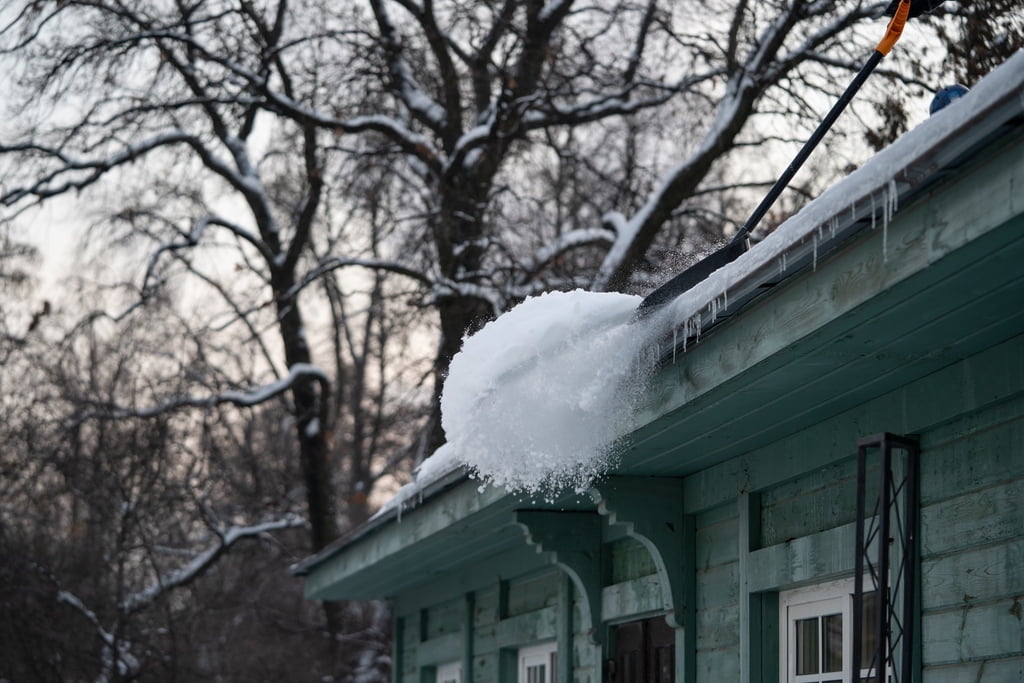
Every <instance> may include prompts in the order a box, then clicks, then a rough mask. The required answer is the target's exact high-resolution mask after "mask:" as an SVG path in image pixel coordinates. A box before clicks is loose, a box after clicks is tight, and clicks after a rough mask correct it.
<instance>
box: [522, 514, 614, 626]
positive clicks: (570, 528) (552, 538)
mask: <svg viewBox="0 0 1024 683" xmlns="http://www.w3.org/2000/svg"><path fill="white" fill-rule="evenodd" d="M515 515H516V523H517V524H519V526H521V527H522V528H523V531H524V533H525V534H526V542H527V543H529V544H530V545H533V546H535V547H536V548H537V550H538V552H546V553H550V555H551V558H552V562H553V564H555V565H557V566H558V567H560V568H561V569H562V570H563V571H565V573H566V574H568V575H569V577H570V578H571V579H572V580H573V582H574V583H575V584H576V587H577V588H578V589H579V592H580V597H581V598H582V602H581V605H582V607H583V610H582V611H583V621H584V624H583V626H585V628H586V632H587V633H588V635H589V636H590V639H591V640H592V641H593V642H594V643H595V644H599V643H600V642H601V632H602V629H601V628H600V626H601V553H602V550H601V549H602V544H601V518H600V517H599V516H598V515H596V514H594V513H592V512H554V511H550V510H517V511H516V513H515Z"/></svg>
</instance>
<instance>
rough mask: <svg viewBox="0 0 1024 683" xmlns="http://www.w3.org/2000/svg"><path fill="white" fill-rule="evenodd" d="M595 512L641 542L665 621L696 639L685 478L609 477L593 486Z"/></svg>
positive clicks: (690, 523) (692, 531) (691, 534)
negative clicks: (648, 556)
mask: <svg viewBox="0 0 1024 683" xmlns="http://www.w3.org/2000/svg"><path fill="white" fill-rule="evenodd" d="M594 494H595V496H596V497H597V498H598V500H599V502H598V512H600V513H601V514H602V515H606V516H607V517H608V523H609V524H610V525H613V526H621V527H622V528H623V529H625V531H626V534H627V535H629V536H631V537H633V538H635V539H636V540H638V541H640V542H641V543H642V544H643V545H644V547H645V548H647V551H648V552H650V554H651V558H652V559H653V560H654V566H655V567H656V569H657V571H658V578H659V579H660V581H661V591H662V605H663V607H664V609H665V613H666V618H667V619H668V622H669V624H671V625H672V626H673V627H675V628H683V629H685V630H686V632H687V633H691V634H693V635H694V637H696V634H695V629H694V628H692V627H691V628H687V625H688V623H689V624H690V625H691V626H692V624H693V612H694V609H695V605H696V601H695V598H694V596H695V583H694V580H695V579H694V575H695V566H694V564H695V560H694V552H695V545H696V543H695V533H696V532H695V524H694V520H693V517H692V516H688V515H685V514H684V511H683V481H682V479H676V478H671V477H657V478H655V477H609V478H607V479H605V480H603V481H601V482H599V483H598V484H596V485H595V486H594Z"/></svg>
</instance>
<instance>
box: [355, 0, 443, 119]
mask: <svg viewBox="0 0 1024 683" xmlns="http://www.w3.org/2000/svg"><path fill="white" fill-rule="evenodd" d="M370 6H371V7H372V8H373V14H374V16H375V17H376V19H377V26H378V28H379V29H380V37H381V40H382V42H383V43H384V48H385V50H386V51H387V58H388V65H389V68H390V70H391V78H392V80H393V82H394V86H395V87H396V89H397V91H398V94H399V97H401V99H402V102H403V104H405V106H406V107H407V108H408V109H409V111H410V112H411V113H412V115H413V116H414V117H415V118H416V119H417V120H418V121H420V122H422V123H423V124H425V125H426V126H428V127H429V128H430V129H431V130H433V131H434V132H435V133H438V134H441V133H442V131H443V130H444V128H445V126H446V123H447V121H446V119H447V113H446V112H445V110H444V107H442V106H441V105H440V104H438V103H437V102H435V101H434V100H433V99H432V98H431V97H430V96H429V95H427V93H426V92H425V91H424V90H423V88H422V87H421V86H420V84H419V83H418V82H417V81H416V79H415V77H414V76H413V75H412V72H411V70H410V69H409V65H408V64H407V63H406V61H405V55H404V54H403V52H402V42H401V39H400V38H399V35H398V29H397V28H395V24H394V22H393V21H392V19H391V15H390V14H389V13H388V11H387V7H385V5H384V1H383V0H370ZM452 114H456V112H452Z"/></svg>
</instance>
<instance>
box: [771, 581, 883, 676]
mask: <svg viewBox="0 0 1024 683" xmlns="http://www.w3.org/2000/svg"><path fill="white" fill-rule="evenodd" d="M866 580H867V579H865V581H866ZM853 590H854V580H853V577H850V578H848V579H840V580H838V581H830V582H828V583H822V584H816V585H814V586H807V587H806V588H797V589H794V590H789V591H783V592H780V593H779V680H780V681H782V682H783V683H806V682H809V681H821V680H841V681H842V682H843V683H852V682H853V681H854V680H858V681H859V680H860V679H861V677H863V676H867V675H868V674H869V671H868V670H860V669H858V670H857V674H858V675H857V677H856V679H854V676H853V668H852V665H853ZM830 614H842V615H843V646H842V651H843V670H842V671H841V672H838V673H836V674H834V675H830V674H828V673H817V674H808V675H805V676H797V675H796V663H797V657H796V622H797V621H798V620H800V619H809V618H812V617H821V616H827V615H830ZM819 647H820V645H819ZM819 668H820V667H819ZM891 674H892V672H891V670H887V671H886V677H885V680H891Z"/></svg>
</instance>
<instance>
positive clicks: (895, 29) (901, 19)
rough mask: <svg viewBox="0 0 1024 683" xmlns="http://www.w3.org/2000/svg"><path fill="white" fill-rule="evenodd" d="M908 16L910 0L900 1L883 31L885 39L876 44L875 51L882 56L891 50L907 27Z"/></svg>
mask: <svg viewBox="0 0 1024 683" xmlns="http://www.w3.org/2000/svg"><path fill="white" fill-rule="evenodd" d="M909 14H910V0H900V4H899V7H897V8H896V13H895V14H893V15H892V19H890V20H889V25H888V26H887V27H886V29H885V37H884V38H882V41H881V42H880V43H878V47H876V48H875V49H876V50H878V51H879V52H881V53H882V54H883V55H887V54H889V50H891V49H892V46H893V45H895V44H896V41H897V40H899V39H900V36H901V35H903V27H904V26H906V25H907V16H908V15H909Z"/></svg>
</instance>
